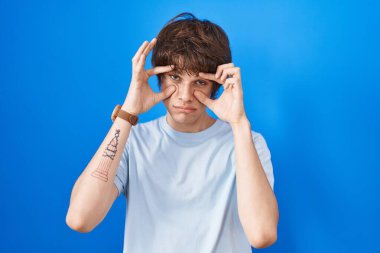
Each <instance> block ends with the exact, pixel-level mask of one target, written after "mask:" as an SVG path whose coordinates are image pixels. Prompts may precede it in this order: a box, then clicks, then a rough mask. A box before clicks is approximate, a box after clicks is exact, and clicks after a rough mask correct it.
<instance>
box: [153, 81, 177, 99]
mask: <svg viewBox="0 0 380 253" xmlns="http://www.w3.org/2000/svg"><path fill="white" fill-rule="evenodd" d="M175 90H176V87H175V86H174V85H170V86H169V87H167V88H166V89H165V90H163V91H161V92H158V93H156V99H155V101H156V103H158V102H160V101H162V100H164V99H166V98H168V97H170V96H171V95H172V94H173V93H174V92H175Z"/></svg>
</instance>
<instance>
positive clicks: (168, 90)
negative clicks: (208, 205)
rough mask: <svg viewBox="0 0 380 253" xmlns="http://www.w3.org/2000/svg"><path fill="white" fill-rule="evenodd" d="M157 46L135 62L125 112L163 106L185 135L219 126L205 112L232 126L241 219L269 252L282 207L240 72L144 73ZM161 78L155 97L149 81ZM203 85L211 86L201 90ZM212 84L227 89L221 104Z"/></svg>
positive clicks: (226, 68)
mask: <svg viewBox="0 0 380 253" xmlns="http://www.w3.org/2000/svg"><path fill="white" fill-rule="evenodd" d="M155 43H156V40H155V39H153V40H152V41H151V42H150V43H148V42H147V41H145V42H144V43H143V45H141V47H140V48H139V50H138V51H137V53H136V55H135V56H134V58H133V59H132V62H133V74H132V81H131V84H130V88H129V91H128V95H127V98H126V100H125V102H124V104H123V106H122V109H124V110H126V111H128V112H130V113H133V114H139V113H142V112H145V111H147V110H149V109H150V108H151V107H152V106H154V105H155V104H157V103H158V102H160V101H163V102H164V104H165V107H166V109H167V112H168V114H167V122H168V124H169V125H170V126H171V127H173V128H174V129H176V130H178V131H182V132H199V131H202V130H204V129H206V128H208V127H210V126H211V125H212V124H213V123H214V122H215V119H213V118H212V117H210V116H209V115H207V112H206V107H208V108H209V109H210V110H211V111H213V112H214V113H215V115H216V116H218V118H220V119H221V120H223V121H226V122H228V123H229V124H230V125H231V128H232V132H233V136H234V144H235V158H236V188H237V204H238V213H239V219H240V221H241V224H242V226H243V229H244V231H245V234H246V236H247V238H248V240H249V242H250V243H251V245H252V246H253V247H255V248H264V247H268V246H269V245H271V244H273V243H274V242H275V241H276V240H277V224H278V219H279V212H278V205H277V200H276V197H275V195H274V192H273V191H272V188H271V186H270V184H269V182H268V180H267V178H266V175H265V172H264V169H263V167H262V164H261V161H260V159H259V156H258V153H257V150H256V148H255V145H254V142H253V138H252V133H251V124H250V121H249V120H248V118H247V115H246V113H245V108H244V103H243V89H242V82H241V73H240V68H239V67H236V66H235V65H234V64H233V63H227V64H222V65H220V66H218V68H217V71H216V73H202V72H200V73H199V75H198V76H189V75H187V74H184V73H175V72H173V70H174V69H173V67H171V66H158V67H155V68H152V69H149V70H145V69H144V65H145V59H146V56H147V55H148V54H149V52H150V50H151V49H152V48H153V47H154V45H155ZM158 73H165V75H164V76H165V77H164V78H163V80H162V91H161V92H159V93H155V92H153V91H152V89H151V88H150V86H149V84H148V83H147V81H148V79H149V78H150V77H151V76H153V75H157V74H158ZM201 81H205V82H206V84H204V85H201V84H200V83H201ZM207 81H208V83H207ZM211 81H216V82H218V83H220V84H222V85H223V87H224V91H223V93H222V94H221V95H220V97H219V98H218V99H216V100H212V99H210V95H211V88H212V85H211ZM174 106H186V107H193V108H194V110H193V111H192V112H191V113H185V112H181V111H179V110H178V109H175V108H174Z"/></svg>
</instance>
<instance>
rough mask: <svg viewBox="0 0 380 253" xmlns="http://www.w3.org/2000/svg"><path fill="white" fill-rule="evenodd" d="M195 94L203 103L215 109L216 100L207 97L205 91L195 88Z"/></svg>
mask: <svg viewBox="0 0 380 253" xmlns="http://www.w3.org/2000/svg"><path fill="white" fill-rule="evenodd" d="M194 96H195V97H196V98H197V99H198V100H199V102H201V103H202V104H204V105H206V106H207V107H208V108H210V109H211V110H214V106H215V101H214V100H212V99H210V98H209V97H207V96H206V95H205V94H203V92H201V91H198V90H195V91H194Z"/></svg>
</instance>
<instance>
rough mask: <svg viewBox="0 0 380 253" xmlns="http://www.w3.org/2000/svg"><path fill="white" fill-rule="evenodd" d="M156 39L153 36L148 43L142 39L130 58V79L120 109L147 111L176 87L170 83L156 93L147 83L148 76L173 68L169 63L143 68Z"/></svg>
mask: <svg viewBox="0 0 380 253" xmlns="http://www.w3.org/2000/svg"><path fill="white" fill-rule="evenodd" d="M156 41H157V39H156V38H153V39H152V40H151V42H150V43H148V41H144V43H143V44H142V45H141V46H140V48H139V49H138V51H137V52H136V54H135V56H134V57H133V58H132V80H131V84H130V85H129V90H128V94H127V97H126V99H125V101H124V104H123V106H122V109H123V110H126V111H127V112H129V113H131V114H134V115H137V114H141V113H143V112H146V111H148V110H149V109H150V108H152V107H153V106H154V105H156V104H157V103H159V102H160V101H162V100H164V99H166V98H168V97H170V96H171V95H172V94H173V93H174V92H175V90H176V87H175V86H174V85H171V86H169V87H167V88H166V89H165V90H163V91H161V92H158V93H156V92H154V91H153V90H152V88H151V87H150V85H149V84H148V79H149V77H151V76H153V75H157V74H160V73H164V72H168V71H171V70H172V69H173V68H172V67H171V66H170V65H168V66H158V67H155V68H152V69H148V70H145V69H144V67H145V61H146V57H147V56H148V54H149V52H150V50H152V48H153V47H154V46H155V43H156Z"/></svg>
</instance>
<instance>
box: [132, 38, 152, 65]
mask: <svg viewBox="0 0 380 253" xmlns="http://www.w3.org/2000/svg"><path fill="white" fill-rule="evenodd" d="M147 45H148V41H144V42H143V43H142V45H141V46H140V47H139V49H138V50H137V52H136V54H135V55H134V56H133V58H132V62H133V61H136V62H137V61H138V60H139V59H140V54H141V53H142V52H143V50H144V49H145V48H146V46H147Z"/></svg>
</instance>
